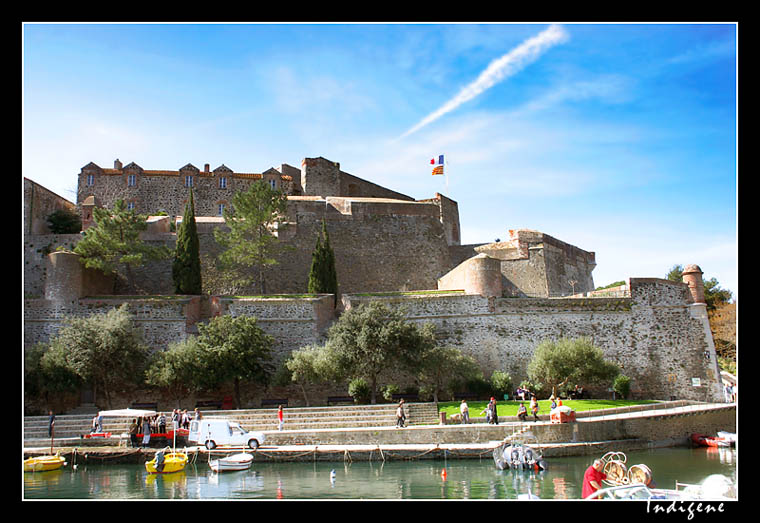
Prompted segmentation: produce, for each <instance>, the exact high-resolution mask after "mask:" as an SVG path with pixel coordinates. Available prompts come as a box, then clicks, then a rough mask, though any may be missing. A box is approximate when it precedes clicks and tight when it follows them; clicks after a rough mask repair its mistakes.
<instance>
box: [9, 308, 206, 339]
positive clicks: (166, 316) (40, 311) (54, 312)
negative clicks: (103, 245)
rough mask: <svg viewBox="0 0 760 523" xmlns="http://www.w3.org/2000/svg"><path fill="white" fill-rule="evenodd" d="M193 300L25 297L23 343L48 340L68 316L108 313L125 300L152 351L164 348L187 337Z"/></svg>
mask: <svg viewBox="0 0 760 523" xmlns="http://www.w3.org/2000/svg"><path fill="white" fill-rule="evenodd" d="M191 301H192V297H190V296H188V297H176V298H171V299H157V298H155V299H125V298H123V297H113V298H102V299H101V298H83V299H80V300H77V301H76V303H74V304H70V303H68V302H66V303H64V302H60V301H57V300H25V301H24V346H25V347H29V346H32V345H34V344H36V343H40V342H47V341H48V340H49V339H50V338H51V337H53V336H55V334H56V333H57V332H58V331H59V330H60V329H61V328H62V327H63V326H64V320H65V318H67V317H81V318H86V317H89V316H91V315H93V314H101V313H106V312H108V311H109V310H111V309H113V308H116V307H119V306H120V305H121V304H123V303H125V302H126V303H128V305H129V310H130V312H131V313H132V315H133V317H134V319H135V321H136V323H137V325H138V326H139V327H140V328H141V330H142V332H143V336H144V341H145V342H146V343H147V344H148V345H149V346H150V347H151V348H152V349H153V350H159V349H165V348H166V347H167V346H168V345H169V343H171V342H175V341H181V340H183V339H185V338H186V337H187V319H188V315H189V314H192V310H189V309H188V306H189V305H190V303H191Z"/></svg>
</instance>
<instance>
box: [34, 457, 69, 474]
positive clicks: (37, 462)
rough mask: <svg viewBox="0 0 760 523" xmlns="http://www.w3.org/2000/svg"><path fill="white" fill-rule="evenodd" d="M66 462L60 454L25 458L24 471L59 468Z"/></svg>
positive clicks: (43, 470)
mask: <svg viewBox="0 0 760 523" xmlns="http://www.w3.org/2000/svg"><path fill="white" fill-rule="evenodd" d="M65 464H66V460H65V459H64V458H63V457H61V456H59V455H55V456H38V457H35V458H29V459H25V460H24V472H45V471H48V470H58V469H59V468H61V467H63V466H64V465H65Z"/></svg>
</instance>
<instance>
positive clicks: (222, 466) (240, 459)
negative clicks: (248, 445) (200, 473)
mask: <svg viewBox="0 0 760 523" xmlns="http://www.w3.org/2000/svg"><path fill="white" fill-rule="evenodd" d="M252 463H253V456H251V455H250V454H243V453H241V454H235V455H233V456H228V457H226V458H219V459H214V460H209V462H208V466H209V467H211V470H213V471H214V472H234V471H239V470H248V469H249V468H251V464H252Z"/></svg>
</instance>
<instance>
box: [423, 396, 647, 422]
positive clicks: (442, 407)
mask: <svg viewBox="0 0 760 523" xmlns="http://www.w3.org/2000/svg"><path fill="white" fill-rule="evenodd" d="M520 403H521V402H520V401H499V402H497V404H496V406H497V409H498V413H499V416H517V408H518V407H519V406H520ZM524 403H525V407H530V402H529V401H525V402H524ZM650 403H657V402H656V401H650V400H640V401H633V400H603V399H591V400H562V404H563V405H567V406H568V407H570V408H571V409H573V410H575V411H576V412H581V411H584V410H596V409H609V408H614V407H627V406H630V405H647V404H650ZM487 404H488V402H487V401H468V402H467V405H468V406H469V408H470V417H471V418H477V417H485V414H480V413H481V411H483V410H484V409H485V408H486V405H487ZM538 406H539V411H538V413H539V414H549V411H550V410H551V409H550V407H551V401H549V400H539V402H538ZM438 411H439V412H445V413H446V416H447V417H448V416H451V415H452V414H456V413H458V412H459V402H458V401H445V402H440V403H439V404H438Z"/></svg>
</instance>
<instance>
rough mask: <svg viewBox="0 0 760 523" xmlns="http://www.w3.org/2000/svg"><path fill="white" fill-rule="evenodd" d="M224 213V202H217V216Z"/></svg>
mask: <svg viewBox="0 0 760 523" xmlns="http://www.w3.org/2000/svg"><path fill="white" fill-rule="evenodd" d="M223 214H224V204H223V203H220V204H219V216H222V215H223Z"/></svg>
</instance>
